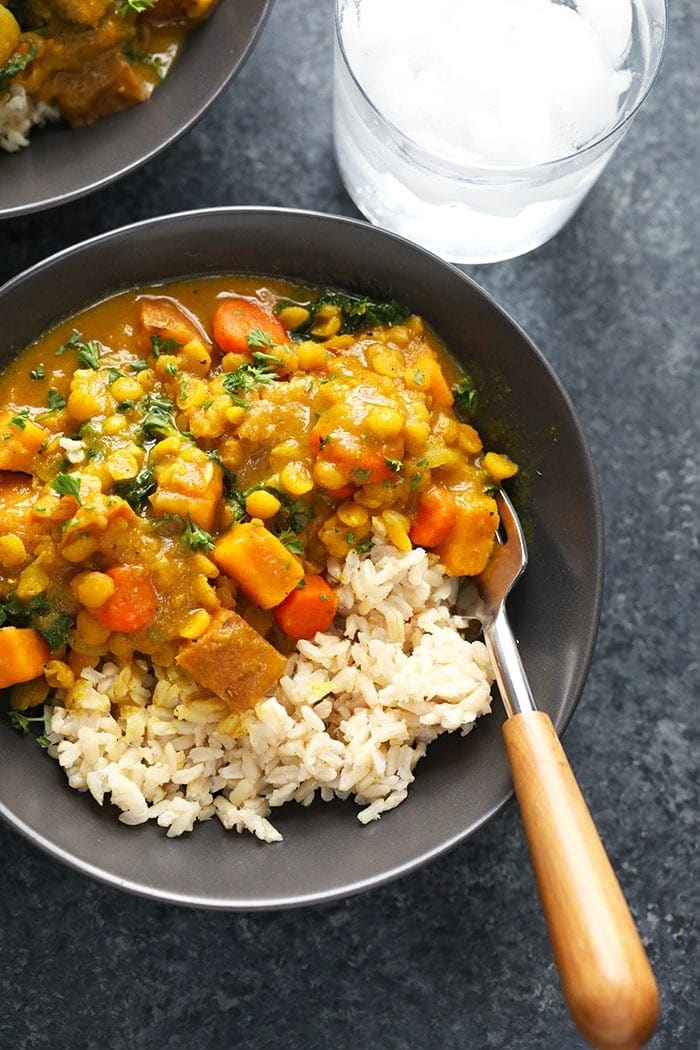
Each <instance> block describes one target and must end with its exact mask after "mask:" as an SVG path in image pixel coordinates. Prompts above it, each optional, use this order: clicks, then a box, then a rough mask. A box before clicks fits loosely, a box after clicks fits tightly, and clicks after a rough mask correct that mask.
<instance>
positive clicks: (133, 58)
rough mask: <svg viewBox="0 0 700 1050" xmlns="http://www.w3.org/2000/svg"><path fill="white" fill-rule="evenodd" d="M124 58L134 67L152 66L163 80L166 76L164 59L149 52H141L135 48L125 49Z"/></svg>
mask: <svg viewBox="0 0 700 1050" xmlns="http://www.w3.org/2000/svg"><path fill="white" fill-rule="evenodd" d="M124 57H125V58H126V59H127V60H128V61H129V62H131V64H132V65H142V66H150V67H151V69H154V70H155V71H156V73H157V74H158V76H159V78H160V79H161V80H162V79H163V77H164V76H165V72H166V70H165V66H164V65H163V59H162V58H159V56H158V55H151V54H149V53H148V52H147V51H139V49H138V48H135V47H125V48H124Z"/></svg>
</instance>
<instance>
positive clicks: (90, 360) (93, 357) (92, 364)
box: [56, 328, 101, 369]
mask: <svg viewBox="0 0 700 1050" xmlns="http://www.w3.org/2000/svg"><path fill="white" fill-rule="evenodd" d="M100 347H101V344H100V343H99V342H98V341H97V339H90V340H89V342H87V343H86V342H84V340H83V334H82V332H79V331H78V329H77V328H74V329H73V331H72V332H71V334H70V335H69V336H68V338H67V339H66V341H65V343H61V345H60V346H59V348H58V350H57V351H56V357H61V355H62V354H66V353H68V351H69V350H77V351H78V364H79V365H82V366H83V368H93V369H97V368H99V367H100Z"/></svg>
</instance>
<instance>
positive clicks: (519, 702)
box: [483, 604, 537, 718]
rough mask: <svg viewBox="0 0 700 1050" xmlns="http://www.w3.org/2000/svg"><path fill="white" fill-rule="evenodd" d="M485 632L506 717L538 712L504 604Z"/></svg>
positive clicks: (484, 628)
mask: <svg viewBox="0 0 700 1050" xmlns="http://www.w3.org/2000/svg"><path fill="white" fill-rule="evenodd" d="M483 630H484V640H485V642H486V647H487V649H488V651H489V655H490V657H491V661H492V663H493V667H494V672H495V675H496V683H497V685H498V690H499V692H500V694H501V699H502V700H503V706H504V707H505V709H506V714H507V715H508V717H509V718H510V717H512V715H518V714H524V713H525V712H527V711H536V710H537V707H536V705H535V701H534V699H533V696H532V692H531V690H530V684H529V682H528V680H527V676H526V674H525V669H524V667H523V665H522V661H521V659H520V653H519V652H518V643H517V642H516V640H515V636H514V634H513V631H512V630H511V626H510V624H509V622H508V617H507V616H506V610H505V605H503V604H501V606H500V607H499V609H498V610H497V612H496V614H495V616H494V617H493V619H492V620H491V621H490V623H488V624H486V623H485V624H484V625H483Z"/></svg>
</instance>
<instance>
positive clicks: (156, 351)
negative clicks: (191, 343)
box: [151, 334, 182, 357]
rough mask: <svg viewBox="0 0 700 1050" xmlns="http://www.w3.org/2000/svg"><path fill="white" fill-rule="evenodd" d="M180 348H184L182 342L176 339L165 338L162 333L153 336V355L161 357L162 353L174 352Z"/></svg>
mask: <svg viewBox="0 0 700 1050" xmlns="http://www.w3.org/2000/svg"><path fill="white" fill-rule="evenodd" d="M178 350H182V343H178V341H177V340H176V339H163V336H162V335H157V334H156V335H152V336H151V355H152V356H153V357H160V355H161V354H174V353H176V352H177V351H178Z"/></svg>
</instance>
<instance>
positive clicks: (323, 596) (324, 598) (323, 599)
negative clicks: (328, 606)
mask: <svg viewBox="0 0 700 1050" xmlns="http://www.w3.org/2000/svg"><path fill="white" fill-rule="evenodd" d="M318 600H319V601H320V602H327V601H328V600H329V598H328V595H327V594H319V596H318Z"/></svg>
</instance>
